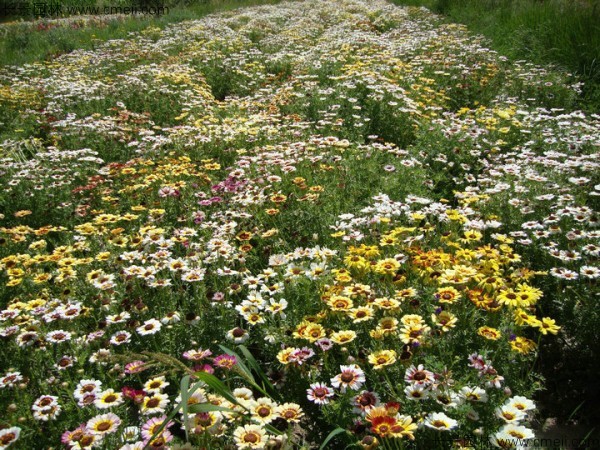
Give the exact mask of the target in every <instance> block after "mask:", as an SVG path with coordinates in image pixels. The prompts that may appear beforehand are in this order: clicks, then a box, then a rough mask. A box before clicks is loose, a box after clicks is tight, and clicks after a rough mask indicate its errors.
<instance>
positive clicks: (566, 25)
mask: <svg viewBox="0 0 600 450" xmlns="http://www.w3.org/2000/svg"><path fill="white" fill-rule="evenodd" d="M393 2H394V3H396V4H399V5H414V6H425V7H427V8H429V9H431V10H432V11H434V12H437V13H441V14H444V15H445V16H447V17H448V19H449V20H450V21H452V22H460V23H464V24H466V25H467V26H468V27H469V29H471V30H472V31H474V32H476V33H481V34H483V35H485V36H486V37H488V38H490V39H491V40H492V43H493V45H492V46H493V48H494V49H496V50H498V51H500V52H501V53H503V54H505V55H507V56H509V57H511V58H515V59H527V60H531V61H533V62H535V63H538V64H557V65H559V66H561V67H563V68H564V69H566V70H568V71H571V72H574V73H576V74H577V75H578V76H579V77H581V79H582V80H583V81H584V83H585V87H584V90H583V93H582V107H585V108H586V109H588V110H590V111H597V110H598V109H599V107H600V60H599V59H598V57H599V56H600V1H598V0H577V1H573V0H542V1H540V0H393Z"/></svg>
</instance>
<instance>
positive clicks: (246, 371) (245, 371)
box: [219, 345, 256, 384]
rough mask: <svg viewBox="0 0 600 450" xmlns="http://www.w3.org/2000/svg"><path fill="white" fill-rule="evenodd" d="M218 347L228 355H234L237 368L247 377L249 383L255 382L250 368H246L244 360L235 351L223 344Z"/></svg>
mask: <svg viewBox="0 0 600 450" xmlns="http://www.w3.org/2000/svg"><path fill="white" fill-rule="evenodd" d="M219 347H220V348H221V350H223V351H224V352H225V353H227V354H228V355H231V356H235V359H236V360H237V364H236V365H237V366H238V368H239V369H240V370H241V371H242V372H243V374H244V375H245V376H246V377H247V378H248V381H250V382H251V383H254V384H256V380H255V379H254V376H253V375H252V372H250V369H248V367H247V366H246V364H244V361H243V360H242V358H240V355H238V354H237V353H236V352H234V351H233V350H231V349H229V348H227V347H225V346H223V345H219Z"/></svg>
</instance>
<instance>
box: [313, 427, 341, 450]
mask: <svg viewBox="0 0 600 450" xmlns="http://www.w3.org/2000/svg"><path fill="white" fill-rule="evenodd" d="M345 432H346V430H345V429H344V428H341V427H337V428H336V429H335V430H333V431H332V432H331V433H329V435H328V436H327V438H326V439H325V440H324V441H323V443H322V444H321V446H320V447H319V450H323V449H324V448H325V446H326V445H327V444H328V443H329V441H331V440H332V439H333V438H334V437H336V436H337V435H338V434H340V433H345Z"/></svg>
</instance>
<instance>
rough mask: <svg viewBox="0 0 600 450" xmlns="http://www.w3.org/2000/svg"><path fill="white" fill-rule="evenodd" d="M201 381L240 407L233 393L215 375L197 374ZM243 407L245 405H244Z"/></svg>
mask: <svg viewBox="0 0 600 450" xmlns="http://www.w3.org/2000/svg"><path fill="white" fill-rule="evenodd" d="M194 376H195V377H197V378H198V379H199V380H200V381H204V382H205V383H206V384H207V385H208V386H209V387H210V388H211V389H212V390H213V391H215V392H216V393H217V394H219V395H220V396H221V397H224V398H226V399H227V400H228V401H230V402H231V403H233V404H235V405H239V403H238V401H237V399H236V398H235V397H234V395H233V394H232V393H231V391H230V390H229V388H228V387H227V386H225V384H224V383H223V382H222V381H221V380H219V379H218V378H217V377H215V376H214V375H211V374H210V373H206V372H196V373H195V374H194ZM242 406H243V405H242Z"/></svg>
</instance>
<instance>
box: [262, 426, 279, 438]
mask: <svg viewBox="0 0 600 450" xmlns="http://www.w3.org/2000/svg"><path fill="white" fill-rule="evenodd" d="M265 430H267V431H268V432H269V433H271V434H274V435H276V436H281V435H282V434H283V431H280V430H278V429H277V428H275V427H274V426H273V425H271V424H266V425H265Z"/></svg>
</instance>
